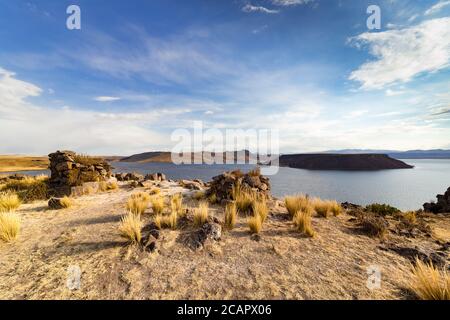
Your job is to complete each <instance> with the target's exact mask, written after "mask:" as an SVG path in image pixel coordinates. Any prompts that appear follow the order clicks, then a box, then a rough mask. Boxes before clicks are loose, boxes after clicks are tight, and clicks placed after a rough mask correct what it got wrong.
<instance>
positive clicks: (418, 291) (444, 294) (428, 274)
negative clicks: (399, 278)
mask: <svg viewBox="0 0 450 320" xmlns="http://www.w3.org/2000/svg"><path fill="white" fill-rule="evenodd" d="M410 289H411V291H412V292H414V294H415V295H416V296H417V297H418V298H419V299H422V300H450V274H449V273H448V272H447V271H446V270H442V271H440V270H438V269H437V268H436V267H434V266H433V264H432V263H430V264H426V263H424V262H422V261H420V260H419V259H417V260H416V265H415V266H413V267H412V279H411V284H410Z"/></svg>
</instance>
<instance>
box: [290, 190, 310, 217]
mask: <svg viewBox="0 0 450 320" xmlns="http://www.w3.org/2000/svg"><path fill="white" fill-rule="evenodd" d="M284 204H285V205H286V209H287V211H288V213H289V216H290V217H294V215H295V213H296V212H298V211H302V210H309V209H310V208H311V207H312V203H311V199H310V198H309V197H308V196H306V195H304V194H299V195H296V196H287V197H285V198H284Z"/></svg>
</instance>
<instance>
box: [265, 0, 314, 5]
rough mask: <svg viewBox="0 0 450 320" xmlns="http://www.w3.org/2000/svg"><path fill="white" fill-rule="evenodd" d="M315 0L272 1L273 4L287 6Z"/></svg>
mask: <svg viewBox="0 0 450 320" xmlns="http://www.w3.org/2000/svg"><path fill="white" fill-rule="evenodd" d="M313 1H315V0H272V1H271V2H272V4H274V5H277V6H283V7H287V6H296V5H299V4H306V3H309V2H313Z"/></svg>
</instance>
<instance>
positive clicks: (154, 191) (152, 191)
mask: <svg viewBox="0 0 450 320" xmlns="http://www.w3.org/2000/svg"><path fill="white" fill-rule="evenodd" d="M149 193H150V195H152V196H153V195H158V194H160V193H161V189H160V188H157V187H154V188H152V189H151V190H150V192H149Z"/></svg>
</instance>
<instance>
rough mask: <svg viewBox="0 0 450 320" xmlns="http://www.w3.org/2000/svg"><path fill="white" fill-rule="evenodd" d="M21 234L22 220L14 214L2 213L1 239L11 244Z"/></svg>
mask: <svg viewBox="0 0 450 320" xmlns="http://www.w3.org/2000/svg"><path fill="white" fill-rule="evenodd" d="M19 232H20V218H19V216H18V215H17V214H16V213H14V212H12V211H8V212H1V213H0V239H1V240H3V241H5V242H11V241H13V240H14V239H16V238H17V236H18V235H19Z"/></svg>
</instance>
